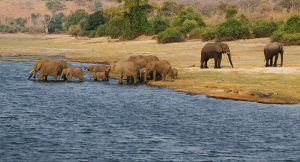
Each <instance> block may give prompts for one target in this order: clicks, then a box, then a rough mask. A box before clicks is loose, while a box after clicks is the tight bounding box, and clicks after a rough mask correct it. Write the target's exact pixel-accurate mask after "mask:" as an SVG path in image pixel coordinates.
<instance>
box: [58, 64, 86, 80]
mask: <svg viewBox="0 0 300 162" xmlns="http://www.w3.org/2000/svg"><path fill="white" fill-rule="evenodd" d="M73 77H76V78H78V79H79V80H80V81H82V82H83V81H84V77H83V70H82V69H81V68H80V67H72V68H65V69H63V70H62V72H61V78H63V79H64V78H67V79H68V81H71V80H72V78H73Z"/></svg>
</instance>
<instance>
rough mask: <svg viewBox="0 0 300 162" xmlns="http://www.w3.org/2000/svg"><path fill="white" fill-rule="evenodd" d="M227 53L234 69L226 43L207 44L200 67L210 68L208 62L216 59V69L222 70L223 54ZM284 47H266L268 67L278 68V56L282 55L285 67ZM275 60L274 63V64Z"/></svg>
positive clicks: (275, 44)
mask: <svg viewBox="0 0 300 162" xmlns="http://www.w3.org/2000/svg"><path fill="white" fill-rule="evenodd" d="M224 53H226V54H227V55H228V59H229V62H230V65H231V67H232V68H233V64H232V60H231V52H230V49H229V46H228V45H227V44H226V43H221V42H216V43H207V44H206V45H205V46H204V47H203V48H202V51H201V60H200V67H201V68H208V66H207V61H208V60H209V59H214V61H215V67H214V68H221V61H222V54H224ZM283 53H284V50H283V46H282V44H281V43H277V42H274V43H268V44H267V45H265V47H264V56H265V62H266V65H265V66H266V67H276V66H277V60H278V55H279V54H280V55H281V64H280V66H282V65H283ZM273 59H274V62H273Z"/></svg>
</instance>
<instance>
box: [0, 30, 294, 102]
mask: <svg viewBox="0 0 300 162" xmlns="http://www.w3.org/2000/svg"><path fill="white" fill-rule="evenodd" d="M268 42H269V39H268V38H263V39H250V40H239V41H232V42H228V44H229V46H230V48H231V50H232V53H233V54H232V55H233V63H234V66H235V68H234V69H231V68H230V67H229V63H228V61H227V60H228V59H227V58H226V57H224V59H223V60H224V61H223V62H222V65H223V68H222V69H220V70H215V69H212V67H213V61H210V62H209V63H210V65H209V66H210V67H211V69H208V70H200V69H199V68H198V67H199V59H200V51H201V48H202V47H203V46H204V44H205V43H206V42H202V41H199V40H195V41H187V42H183V43H172V44H157V43H156V41H155V40H151V39H149V38H147V37H142V38H139V40H133V41H125V42H120V41H118V40H111V39H108V38H94V39H88V38H78V39H76V38H73V37H70V36H66V35H49V36H43V35H26V34H0V55H45V56H46V55H47V56H48V55H61V56H65V57H67V58H69V59H71V60H73V61H79V62H90V63H95V62H104V61H108V62H109V61H114V60H125V59H127V58H128V57H129V56H130V55H137V54H142V55H156V56H158V57H160V59H165V60H169V61H170V62H171V64H172V65H173V66H174V67H177V68H179V69H180V71H179V72H180V74H179V77H180V79H179V80H176V81H174V82H170V81H166V82H152V83H151V84H152V85H157V86H169V87H172V88H174V89H176V90H178V91H184V92H190V93H197V94H199V93H200V94H207V95H209V96H213V97H218V98H230V99H238V100H249V101H257V102H264V103H299V101H300V65H299V62H298V60H300V54H299V51H300V46H288V47H285V56H284V68H264V57H263V52H262V51H263V50H262V49H263V46H264V45H265V44H266V43H268ZM193 66H195V67H193ZM191 67H192V68H191ZM264 95H266V96H264Z"/></svg>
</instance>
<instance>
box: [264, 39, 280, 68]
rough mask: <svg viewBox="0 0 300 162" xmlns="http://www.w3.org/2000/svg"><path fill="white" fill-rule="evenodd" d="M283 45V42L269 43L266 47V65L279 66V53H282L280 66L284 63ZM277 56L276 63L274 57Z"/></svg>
mask: <svg viewBox="0 0 300 162" xmlns="http://www.w3.org/2000/svg"><path fill="white" fill-rule="evenodd" d="M283 53H284V50H283V46H282V44H281V43H278V42H274V43H269V44H267V45H266V46H265V48H264V55H265V61H266V67H272V66H274V67H276V66H277V60H278V55H279V54H280V55H281V63H280V66H282V65H283ZM274 57H275V60H274V63H273V58H274Z"/></svg>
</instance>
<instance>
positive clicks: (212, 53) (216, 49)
mask: <svg viewBox="0 0 300 162" xmlns="http://www.w3.org/2000/svg"><path fill="white" fill-rule="evenodd" d="M224 53H226V54H227V55H228V59H229V62H230V65H231V67H232V68H233V64H232V61H231V52H230V49H229V46H228V45H227V44H226V43H221V42H216V43H207V44H206V45H205V46H204V47H203V48H202V51H201V68H208V66H207V61H208V60H209V59H211V58H213V59H214V60H215V68H221V61H222V54H224Z"/></svg>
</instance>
